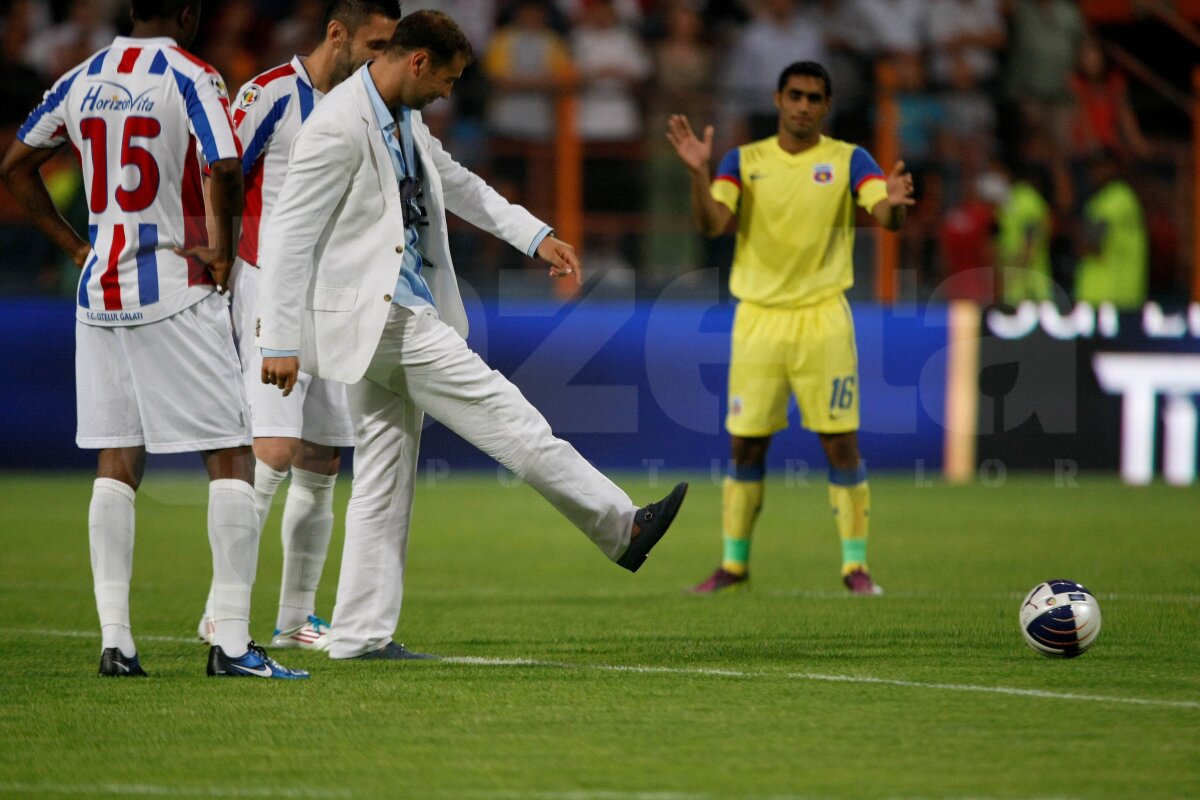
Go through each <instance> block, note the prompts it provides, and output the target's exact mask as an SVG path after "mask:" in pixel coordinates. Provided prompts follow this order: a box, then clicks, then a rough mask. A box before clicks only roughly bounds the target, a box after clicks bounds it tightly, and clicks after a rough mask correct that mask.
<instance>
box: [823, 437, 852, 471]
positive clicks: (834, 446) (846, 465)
mask: <svg viewBox="0 0 1200 800" xmlns="http://www.w3.org/2000/svg"><path fill="white" fill-rule="evenodd" d="M819 438H820V440H821V447H822V448H823V449H824V450H825V458H826V459H828V460H829V466H831V467H833V468H834V469H857V468H858V462H859V460H860V458H859V452H858V437H857V436H856V435H855V434H854V432H853V431H851V432H850V433H822V434H820V435H819Z"/></svg>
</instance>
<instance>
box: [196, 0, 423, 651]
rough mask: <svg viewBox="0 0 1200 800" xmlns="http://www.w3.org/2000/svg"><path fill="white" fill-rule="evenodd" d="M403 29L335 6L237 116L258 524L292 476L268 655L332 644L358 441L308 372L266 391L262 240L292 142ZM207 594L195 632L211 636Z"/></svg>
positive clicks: (378, 4)
mask: <svg viewBox="0 0 1200 800" xmlns="http://www.w3.org/2000/svg"><path fill="white" fill-rule="evenodd" d="M399 21H400V3H399V0H330V2H329V3H328V4H327V5H326V10H325V25H324V31H325V38H324V39H322V40H321V43H320V44H318V45H317V47H316V49H314V50H313V52H312V53H310V54H309V55H307V56H296V57H294V58H293V59H292V60H291V61H290V62H288V63H287V64H282V65H280V66H278V67H275V68H274V69H270V70H267V71H266V72H264V73H263V74H261V75H259V76H257V77H255V78H254V79H253V80H251V81H250V82H249V83H247V84H246V85H245V86H243V87H242V88H241V90H240V91H239V92H238V94H237V98H236V101H235V102H236V108H235V110H234V114H233V122H234V126H235V127H236V128H237V132H238V136H239V137H240V139H241V141H242V147H243V151H242V170H243V173H244V175H245V182H246V183H245V190H246V204H245V210H244V211H243V214H242V234H241V239H240V241H239V243H238V257H237V260H236V262H235V264H234V279H233V326H234V335H235V336H236V338H237V340H238V342H239V350H240V352H241V360H242V370H243V374H244V379H245V385H246V394H247V396H248V397H249V400H250V414H251V428H252V430H253V433H254V455H255V457H256V459H257V466H256V467H255V470H254V496H255V505H256V506H257V508H258V514H259V524H260V526H261V525H263V524H265V523H266V520H267V515H268V514H269V513H270V510H271V501H272V499H273V498H274V496H275V491H276V490H277V489H278V488H279V486H280V484H282V483H283V481H284V479H285V478H287V476H288V470H289V469H290V470H291V475H292V481H291V484H290V486H289V488H288V494H287V502H286V503H285V505H284V509H283V527H282V539H283V579H282V581H281V586H280V591H279V611H278V615H277V617H276V620H275V636H274V638H273V639H272V640H271V646H272V647H302V648H305V649H310V650H324V649H326V647H328V644H329V636H328V627H329V626H328V624H327V623H326V622H325V621H324V620H323V619H321V618H320V617H318V616H317V615H316V610H315V606H316V593H317V585H318V584H319V583H320V580H321V570H322V568H323V567H324V566H325V554H326V551H327V550H328V549H329V539H330V536H331V535H332V534H333V485H334V482H335V480H336V479H337V473H338V467H339V465H340V461H341V456H340V452H339V448H341V447H350V446H353V444H354V426H353V424H352V423H351V422H350V411H349V409H348V408H347V405H346V385H345V384H342V383H335V382H333V381H326V380H323V379H321V378H315V377H313V376H311V375H308V374H301V376H300V379H299V381H298V382H297V383H296V388H295V390H294V391H293V392H292V393H291V394H290V395H288V396H287V397H284V396H283V395H281V394H280V392H279V390H278V389H276V388H275V387H274V386H269V385H266V384H264V383H263V382H262V377H261V376H262V355H261V353H260V352H259V349H258V348H257V347H255V346H254V326H255V320H256V319H257V318H258V283H259V258H258V241H259V238H258V237H259V231H260V230H261V229H262V227H263V225H265V223H266V219H267V217H268V216H269V215H270V213H271V207H272V206H273V205H274V204H275V199H276V197H277V196H278V195H279V189H280V187H281V186H282V185H283V178H284V175H285V174H286V173H287V165H288V153H289V152H290V151H291V148H292V139H293V138H294V137H295V136H296V133H297V132H299V130H300V126H301V125H302V124H303V123H304V120H306V119H308V115H309V114H310V113H312V110H313V107H314V106H315V105H316V103H318V102H320V100H321V98H322V97H324V96H325V93H326V92H328V91H329V90H330V89H332V88H333V87H334V86H336V85H338V84H339V83H341V82H342V81H343V80H345V79H346V78H348V77H349V76H350V75H351V74H352V73H353V72H354V71H355V70H357V69H358V68H359V67H361V66H362V65H363V64H365V63H367V62H368V61H370V60H371V59H372V58H374V57H375V56H377V55H379V54H380V53H382V52H383V51H384V50H385V49H386V48H387V44H388V42H389V41H390V40H391V38H392V34H393V33H394V32H395V30H396V24H397V23H398V22H399ZM211 619H212V593H211V592H210V593H209V602H208V605H207V607H206V609H205V614H204V618H203V619H201V621H200V629H199V634H200V636H201V638H204V639H208V638H209V637H210V636H211V631H212V624H211Z"/></svg>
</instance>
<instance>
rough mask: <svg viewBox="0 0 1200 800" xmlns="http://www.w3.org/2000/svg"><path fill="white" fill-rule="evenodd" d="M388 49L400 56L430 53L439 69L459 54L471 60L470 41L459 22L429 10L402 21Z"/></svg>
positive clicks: (409, 16) (410, 15) (413, 14)
mask: <svg viewBox="0 0 1200 800" xmlns="http://www.w3.org/2000/svg"><path fill="white" fill-rule="evenodd" d="M388 49H389V50H390V51H392V52H400V53H407V52H410V51H412V50H428V51H429V55H430V57H431V58H432V60H433V63H434V65H435V66H439V67H440V66H441V65H443V64H445V63H447V62H449V61H452V60H454V57H455V56H457V55H459V54H460V53H461V54H462V55H465V56H466V57H467V60H468V61H470V60H471V42H470V41H468V40H467V35H466V34H465V33H463V32H462V28H460V27H458V23H457V22H455V21H454V20H452V19H451V18H450V17H449V16H447V15H446V14H443V13H442V12H441V11H432V10H428V9H427V10H423V11H417V12H415V13H412V14H409V15H408V16H407V17H404V18H403V19H401V20H400V24H399V25H397V26H396V33H395V35H394V36H392V41H391V44H389V45H388Z"/></svg>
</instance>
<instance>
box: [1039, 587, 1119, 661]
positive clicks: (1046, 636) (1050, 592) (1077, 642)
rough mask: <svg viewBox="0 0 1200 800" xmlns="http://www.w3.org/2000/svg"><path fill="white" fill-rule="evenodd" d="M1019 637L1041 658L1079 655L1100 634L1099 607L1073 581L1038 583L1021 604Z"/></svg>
mask: <svg viewBox="0 0 1200 800" xmlns="http://www.w3.org/2000/svg"><path fill="white" fill-rule="evenodd" d="M1020 618H1021V634H1022V635H1023V636H1024V637H1025V642H1026V643H1027V644H1028V645H1029V646H1030V647H1032V648H1033V649H1034V650H1036V651H1037V652H1039V653H1041V654H1042V655H1044V656H1050V657H1058V658H1074V657H1075V656H1078V655H1082V654H1083V652H1084V651H1085V650H1087V649H1088V648H1089V647H1091V646H1092V645H1093V644H1094V643H1095V641H1096V637H1097V636H1099V635H1100V605H1099V604H1098V603H1097V602H1096V598H1095V597H1092V593H1091V592H1089V591H1088V590H1087V588H1086V587H1085V586H1083V585H1082V584H1079V583H1075V581H1065V580H1053V581H1046V582H1045V583H1039V584H1038V585H1037V586H1035V587H1033V589H1032V590H1031V591H1030V592H1029V594H1027V595H1025V600H1024V601H1023V602H1022V603H1021V613H1020Z"/></svg>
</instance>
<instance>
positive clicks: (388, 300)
mask: <svg viewBox="0 0 1200 800" xmlns="http://www.w3.org/2000/svg"><path fill="white" fill-rule="evenodd" d="M383 300H384V302H385V303H390V302H392V296H391V295H390V294H385V295H384V296H383Z"/></svg>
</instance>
